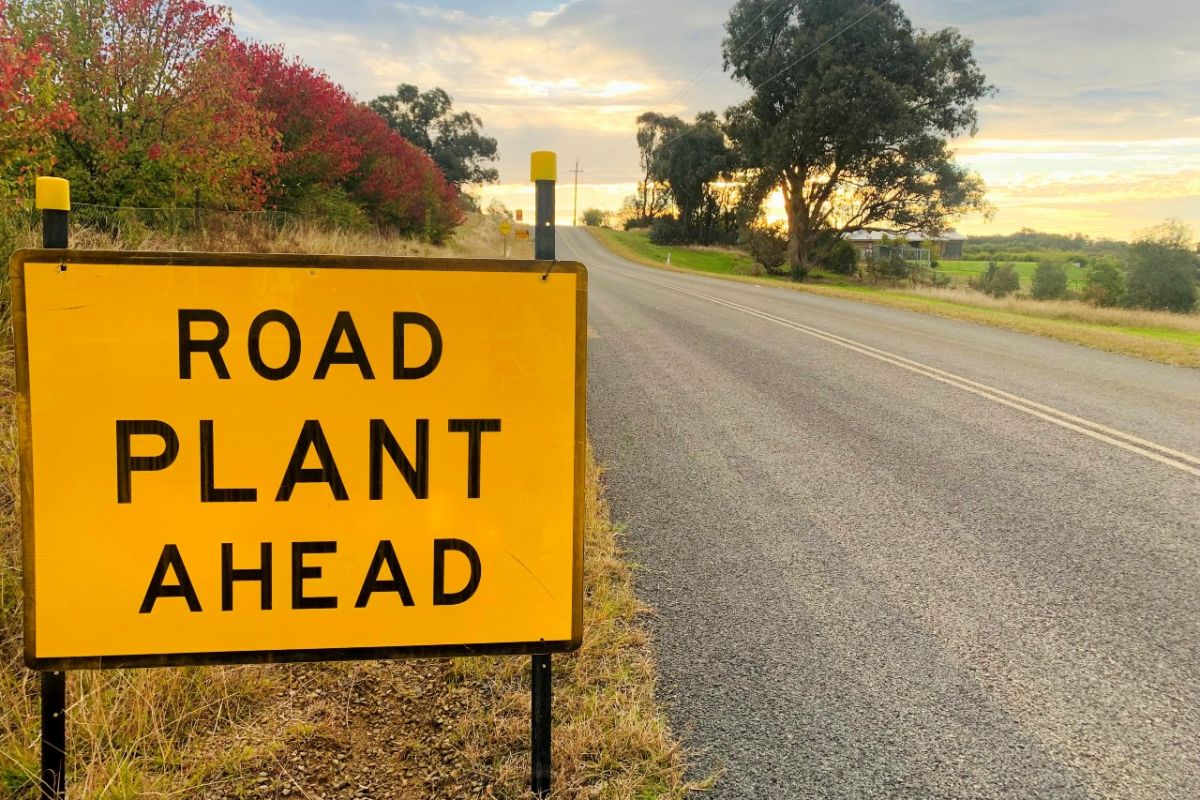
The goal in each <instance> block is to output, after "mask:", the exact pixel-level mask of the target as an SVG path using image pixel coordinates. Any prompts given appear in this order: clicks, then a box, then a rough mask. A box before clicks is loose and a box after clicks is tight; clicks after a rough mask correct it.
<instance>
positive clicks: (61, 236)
mask: <svg viewBox="0 0 1200 800" xmlns="http://www.w3.org/2000/svg"><path fill="white" fill-rule="evenodd" d="M35 198H36V201H35V203H34V205H36V206H37V208H38V209H40V210H41V212H42V247H45V248H47V249H50V248H53V249H66V247H67V221H68V217H69V215H70V211H71V186H70V184H69V183H67V181H65V180H63V179H62V178H38V179H37V189H36V191H35ZM41 788H42V800H65V798H66V796H67V674H66V673H65V672H63V671H61V670H56V671H52V672H43V673H42V776H41Z"/></svg>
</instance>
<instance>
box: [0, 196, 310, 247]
mask: <svg viewBox="0 0 1200 800" xmlns="http://www.w3.org/2000/svg"><path fill="white" fill-rule="evenodd" d="M10 221H11V224H12V226H13V227H14V228H17V229H19V230H20V229H23V230H27V231H33V230H36V229H37V228H38V226H39V224H40V222H41V217H40V215H39V213H38V211H37V210H36V209H35V208H34V205H33V203H32V202H26V203H21V204H20V205H19V206H17V207H15V210H13V211H12V212H11V214H10ZM313 222H314V219H313V218H311V217H308V216H305V215H302V214H297V213H295V212H291V211H280V210H276V209H266V210H262V211H229V210H226V209H214V208H203V207H187V206H160V207H149V206H108V205H99V204H96V203H72V204H71V226H72V228H76V229H89V230H94V231H97V232H100V233H104V234H108V235H111V236H113V237H114V238H117V239H121V240H130V239H138V238H141V237H142V236H144V235H146V234H148V233H157V234H161V235H167V236H180V235H189V234H197V233H214V232H221V231H224V230H229V229H234V228H236V229H241V230H244V229H247V228H250V229H255V230H261V231H265V232H278V231H279V230H281V229H283V228H284V227H285V226H288V225H295V224H300V223H313Z"/></svg>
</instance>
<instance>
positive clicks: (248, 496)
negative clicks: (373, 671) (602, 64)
mask: <svg viewBox="0 0 1200 800" xmlns="http://www.w3.org/2000/svg"><path fill="white" fill-rule="evenodd" d="M12 287H13V299H14V311H15V323H16V333H17V347H18V362H17V368H18V385H19V400H18V409H19V419H20V437H21V478H22V512H23V515H24V520H23V522H24V548H25V614H26V617H25V645H26V654H25V655H26V662H27V663H28V664H29V665H30V666H31V667H34V668H37V669H61V668H74V667H117V666H138V665H143V666H145V665H160V664H195V663H236V662H254V661H299V660H327V659H349V658H377V657H386V656H404V655H412V656H426V655H439V654H457V655H463V654H472V653H530V652H540V653H545V652H555V651H564V650H570V649H573V648H575V647H577V646H578V645H579V643H580V640H581V636H582V624H583V621H582V559H583V539H582V486H583V471H582V470H583V453H584V450H583V448H584V390H585V369H586V368H585V360H586V353H585V342H586V339H585V335H586V334H585V332H586V329H587V328H586V320H585V316H586V311H587V275H586V272H585V270H584V268H583V267H582V266H580V265H578V264H570V263H548V262H534V261H525V262H521V261H483V260H480V261H474V260H421V259H384V258H335V257H310V256H231V255H204V254H171V253H159V254H154V253H116V252H110V253H106V252H91V251H88V252H82V251H70V250H66V251H63V250H58V251H46V250H43V251H23V252H21V253H18V254H17V255H16V256H14V258H13V263H12Z"/></svg>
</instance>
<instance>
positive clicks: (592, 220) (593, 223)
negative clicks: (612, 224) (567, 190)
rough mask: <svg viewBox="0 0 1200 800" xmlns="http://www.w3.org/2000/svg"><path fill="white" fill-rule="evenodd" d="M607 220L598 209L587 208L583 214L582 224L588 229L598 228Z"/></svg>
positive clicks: (606, 216) (605, 215)
mask: <svg viewBox="0 0 1200 800" xmlns="http://www.w3.org/2000/svg"><path fill="white" fill-rule="evenodd" d="M607 219H608V214H606V213H605V212H603V211H601V210H600V209H598V208H589V209H587V210H586V211H584V212H583V224H584V225H587V226H588V227H589V228H599V227H601V226H602V225H604V223H605V221H606V220H607Z"/></svg>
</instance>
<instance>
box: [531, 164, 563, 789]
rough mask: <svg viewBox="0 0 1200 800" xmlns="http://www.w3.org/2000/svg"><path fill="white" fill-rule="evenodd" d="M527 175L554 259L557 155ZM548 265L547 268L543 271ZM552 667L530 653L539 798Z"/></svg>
mask: <svg viewBox="0 0 1200 800" xmlns="http://www.w3.org/2000/svg"><path fill="white" fill-rule="evenodd" d="M530 175H531V177H532V179H533V183H534V187H535V191H536V193H537V211H536V212H535V213H534V218H535V227H534V234H533V236H534V239H533V253H534V255H533V257H534V258H536V259H538V260H539V261H554V184H555V182H557V181H558V158H557V156H555V154H554V153H552V152H549V151H544V150H543V151H540V152H536V153H534V154H533V155H532V157H531V158H530ZM549 271H550V268H549V267H547V270H546V274H549ZM550 678H551V669H550V655H549V654H545V655H535V656H533V664H532V671H531V675H530V693H531V695H532V698H531V699H532V702H531V708H530V736H529V744H530V754H531V756H532V762H533V766H532V769H531V771H530V772H531V774H530V779H529V788H530V789H532V790H533V792H534V794H536V795H537V796H538V797H548V796H549V795H550V765H551V756H550V728H551V713H550V712H551V697H552V694H551V687H550V684H551V680H550Z"/></svg>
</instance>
